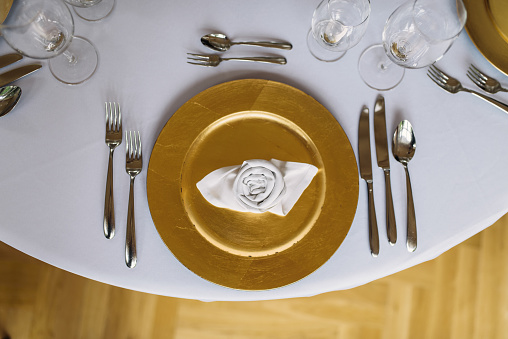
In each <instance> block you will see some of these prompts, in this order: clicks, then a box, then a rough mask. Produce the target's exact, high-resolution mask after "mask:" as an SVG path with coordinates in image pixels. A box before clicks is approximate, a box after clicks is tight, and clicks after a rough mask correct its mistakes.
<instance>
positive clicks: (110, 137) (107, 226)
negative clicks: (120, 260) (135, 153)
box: [103, 102, 122, 239]
mask: <svg viewBox="0 0 508 339" xmlns="http://www.w3.org/2000/svg"><path fill="white" fill-rule="evenodd" d="M121 143H122V113H121V111H120V105H119V104H117V103H116V102H106V145H107V146H108V147H109V162H108V174H107V177H106V197H105V200H104V223H103V226H104V235H105V236H106V238H107V239H111V238H113V237H114V236H115V205H114V200H113V153H114V151H115V148H116V147H117V146H118V145H120V144H121Z"/></svg>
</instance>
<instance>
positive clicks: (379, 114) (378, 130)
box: [374, 95, 397, 245]
mask: <svg viewBox="0 0 508 339" xmlns="http://www.w3.org/2000/svg"><path fill="white" fill-rule="evenodd" d="M374 139H375V140H376V157H377V165H378V166H379V167H381V168H382V169H383V172H384V174H385V191H386V232H387V234H388V242H389V243H390V245H395V243H396V242H397V226H396V225H395V212H394V210H393V199H392V186H391V183H390V160H389V156H388V154H389V153H388V140H387V138H386V118H385V98H384V97H383V96H382V95H378V97H377V99H376V104H375V105H374Z"/></svg>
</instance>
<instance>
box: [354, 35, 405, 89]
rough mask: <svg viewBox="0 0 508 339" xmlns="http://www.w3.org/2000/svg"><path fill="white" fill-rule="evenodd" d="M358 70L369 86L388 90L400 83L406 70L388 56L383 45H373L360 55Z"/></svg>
mask: <svg viewBox="0 0 508 339" xmlns="http://www.w3.org/2000/svg"><path fill="white" fill-rule="evenodd" d="M358 71H359V72H360V76H361V77H362V79H363V81H364V82H365V84H366V85H367V86H369V87H371V88H373V89H376V90H378V91H387V90H390V89H392V88H394V87H396V86H397V85H398V84H400V82H401V81H402V79H403V78H404V73H405V71H406V70H405V68H404V67H401V66H399V65H396V64H394V63H393V62H392V61H391V60H390V59H389V58H388V56H387V55H386V52H385V49H384V47H383V45H373V46H370V47H368V48H367V49H366V50H365V51H363V53H362V55H360V59H359V60H358Z"/></svg>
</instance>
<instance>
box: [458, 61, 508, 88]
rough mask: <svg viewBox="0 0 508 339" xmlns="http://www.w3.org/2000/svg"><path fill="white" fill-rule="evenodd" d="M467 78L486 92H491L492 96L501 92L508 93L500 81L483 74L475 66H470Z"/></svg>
mask: <svg viewBox="0 0 508 339" xmlns="http://www.w3.org/2000/svg"><path fill="white" fill-rule="evenodd" d="M467 76H468V77H469V79H471V81H472V82H474V83H475V85H476V86H478V87H480V88H481V89H483V90H484V91H485V92H489V93H492V94H494V93H497V92H499V91H501V92H508V89H506V88H503V87H502V86H501V84H500V83H499V81H497V80H496V79H494V78H491V77H489V76H488V75H486V74H484V73H482V72H481V71H480V70H479V69H478V68H476V67H475V65H473V64H471V66H469V69H468V71H467Z"/></svg>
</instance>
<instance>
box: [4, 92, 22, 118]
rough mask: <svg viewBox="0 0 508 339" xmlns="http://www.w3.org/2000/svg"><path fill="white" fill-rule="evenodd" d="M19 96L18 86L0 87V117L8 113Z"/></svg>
mask: <svg viewBox="0 0 508 339" xmlns="http://www.w3.org/2000/svg"><path fill="white" fill-rule="evenodd" d="M20 97H21V88H19V87H18V86H4V87H0V117H3V116H4V115H6V114H7V113H9V112H10V111H11V110H12V109H13V108H14V106H16V104H17V103H18V101H19V98H20Z"/></svg>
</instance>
